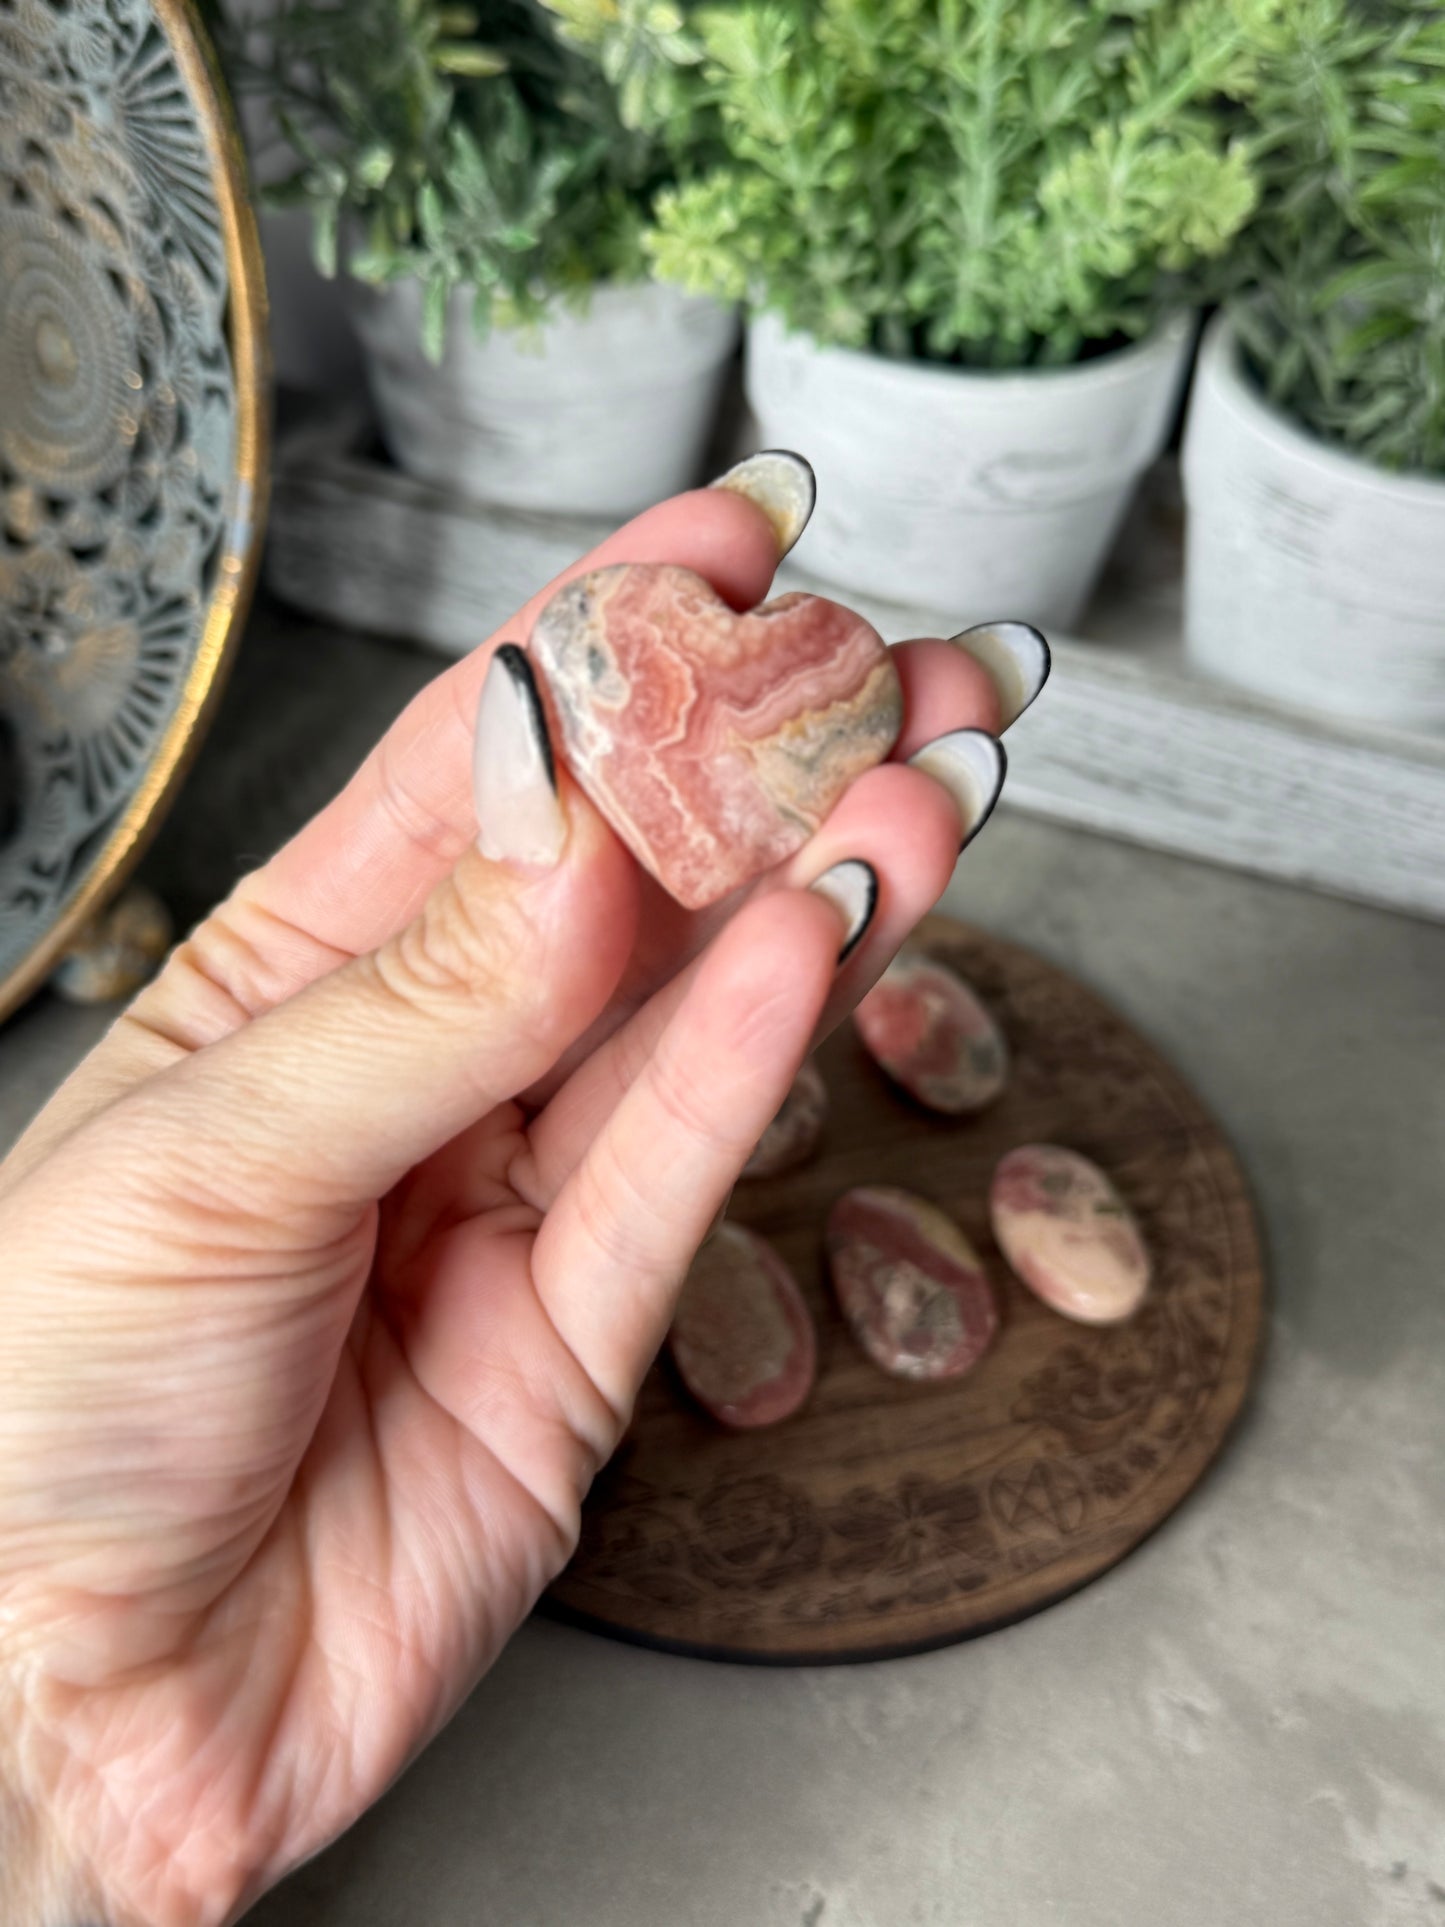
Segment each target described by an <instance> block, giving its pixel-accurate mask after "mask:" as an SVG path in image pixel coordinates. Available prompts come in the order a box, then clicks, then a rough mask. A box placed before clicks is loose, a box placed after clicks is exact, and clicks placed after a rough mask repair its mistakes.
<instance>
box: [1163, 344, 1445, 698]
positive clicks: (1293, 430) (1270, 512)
mask: <svg viewBox="0 0 1445 1927" xmlns="http://www.w3.org/2000/svg"><path fill="white" fill-rule="evenodd" d="M1184 490H1185V502H1186V506H1187V509H1188V519H1187V524H1186V529H1187V534H1186V549H1185V556H1186V562H1185V577H1184V591H1185V596H1184V618H1185V640H1186V645H1187V649H1188V654H1189V657H1190V659H1191V660H1192V661H1193V662H1194V663H1196V664H1197V665H1198V667H1199V668H1200V669H1203V670H1206V671H1207V672H1208V673H1209V674H1210V675H1214V676H1221V677H1223V678H1224V679H1225V680H1227V681H1229V682H1233V683H1238V684H1240V685H1241V686H1243V687H1244V688H1246V689H1252V690H1255V691H1257V692H1258V693H1259V694H1261V695H1264V696H1270V697H1273V698H1275V699H1276V700H1278V701H1281V702H1287V703H1295V704H1300V705H1303V706H1305V707H1307V708H1311V709H1319V710H1327V711H1332V712H1334V713H1337V714H1342V715H1347V716H1351V717H1355V718H1359V719H1362V720H1365V721H1367V722H1375V723H1387V724H1397V725H1403V726H1404V727H1406V728H1413V729H1427V730H1436V731H1442V730H1445V481H1434V480H1431V479H1429V478H1428V477H1424V476H1411V475H1392V474H1390V473H1388V472H1387V471H1386V470H1384V469H1379V468H1375V467H1373V466H1372V465H1371V464H1370V463H1368V462H1364V461H1361V460H1359V459H1358V458H1357V457H1355V456H1352V455H1347V454H1343V453H1341V452H1340V451H1339V450H1338V449H1333V448H1329V447H1327V446H1326V445H1325V444H1324V443H1323V442H1319V441H1316V440H1315V439H1314V437H1313V436H1311V435H1308V434H1306V433H1305V432H1304V430H1303V429H1300V428H1297V427H1296V426H1295V425H1294V423H1293V422H1291V421H1289V420H1288V419H1287V418H1286V417H1285V416H1284V415H1282V414H1280V413H1279V412H1278V411H1277V410H1276V409H1275V408H1273V407H1272V406H1271V405H1270V404H1269V403H1268V402H1266V401H1265V400H1264V399H1263V397H1262V396H1261V395H1259V394H1258V392H1257V391H1256V390H1255V389H1254V388H1253V386H1252V385H1251V384H1250V383H1249V381H1248V380H1247V378H1246V376H1245V374H1244V371H1243V369H1242V367H1241V364H1240V358H1239V351H1238V346H1237V344H1236V341H1235V338H1234V335H1233V333H1232V332H1231V330H1230V328H1229V325H1228V323H1227V321H1226V320H1225V319H1224V317H1223V316H1220V317H1217V318H1216V319H1215V320H1214V321H1213V322H1212V323H1211V324H1210V327H1209V329H1208V331H1207V333H1206V335H1205V339H1204V344H1203V347H1202V348H1201V350H1200V357H1199V372H1198V374H1197V376H1196V377H1195V382H1194V393H1193V395H1192V397H1191V399H1190V404H1189V419H1188V423H1187V426H1186V430H1185V440H1184Z"/></svg>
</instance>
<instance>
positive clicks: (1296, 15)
mask: <svg viewBox="0 0 1445 1927" xmlns="http://www.w3.org/2000/svg"><path fill="white" fill-rule="evenodd" d="M1248 113H1249V119H1250V121H1251V122H1252V125H1253V145H1254V150H1255V153H1256V156H1257V167H1258V172H1259V175H1260V178H1261V182H1262V188H1263V193H1262V201H1261V206H1260V210H1259V213H1258V216H1257V217H1256V219H1255V221H1254V222H1253V224H1252V226H1251V228H1250V230H1249V232H1248V234H1247V235H1246V237H1245V239H1244V241H1243V244H1242V246H1241V249H1240V251H1239V256H1238V271H1239V278H1240V281H1241V284H1242V285H1241V288H1240V291H1239V293H1238V295H1237V297H1236V298H1235V300H1234V301H1233V302H1232V303H1231V314H1232V318H1233V321H1234V324H1235V327H1236V330H1237V332H1238V335H1239V337H1240V340H1241V343H1242V346H1243V349H1244V353H1245V359H1246V364H1247V366H1248V368H1249V370H1250V372H1251V373H1252V374H1253V375H1254V377H1255V379H1256V380H1257V381H1258V382H1259V384H1260V386H1261V387H1262V388H1263V389H1264V390H1265V392H1266V393H1267V394H1268V395H1269V396H1270V398H1271V399H1272V400H1273V401H1275V402H1276V403H1277V404H1278V405H1279V406H1280V407H1281V408H1283V409H1284V410H1286V411H1287V412H1288V413H1289V414H1290V415H1292V416H1293V417H1295V418H1296V419H1297V420H1298V421H1299V422H1301V423H1302V424H1303V425H1304V426H1305V427H1307V428H1309V429H1311V430H1312V431H1313V432H1314V433H1316V434H1318V435H1320V436H1322V437H1324V438H1325V439H1326V440H1329V441H1333V442H1336V443H1339V444H1340V445H1342V446H1343V447H1345V448H1347V449H1350V450H1352V451H1354V452H1355V453H1357V454H1359V455H1362V456H1364V457H1366V458H1368V459H1369V460H1372V461H1375V462H1378V463H1380V464H1382V465H1383V466H1385V467H1389V468H1399V469H1413V470H1420V471H1424V472H1427V473H1436V474H1439V473H1441V472H1445V16H1442V13H1441V10H1440V8H1439V7H1438V6H1437V5H1435V4H1433V3H1432V4H1424V3H1423V0H1294V4H1293V5H1292V6H1291V7H1290V8H1289V9H1288V10H1287V12H1286V14H1285V15H1284V17H1283V18H1282V20H1281V21H1280V23H1279V25H1278V27H1277V30H1276V31H1275V32H1274V33H1273V34H1272V35H1271V36H1270V51H1269V57H1268V59H1267V60H1266V61H1265V63H1264V65H1263V68H1262V71H1261V75H1260V82H1259V87H1258V90H1257V92H1256V94H1255V97H1254V99H1253V100H1252V102H1251V103H1250V107H1249V110H1248Z"/></svg>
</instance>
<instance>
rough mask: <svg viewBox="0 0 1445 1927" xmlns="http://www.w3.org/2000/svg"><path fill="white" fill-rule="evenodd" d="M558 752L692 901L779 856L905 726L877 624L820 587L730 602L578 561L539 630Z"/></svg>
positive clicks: (696, 904)
mask: <svg viewBox="0 0 1445 1927" xmlns="http://www.w3.org/2000/svg"><path fill="white" fill-rule="evenodd" d="M532 656H533V659H534V661H535V663H536V665H537V667H538V669H539V670H540V671H541V673H542V677H543V680H544V682H545V686H546V689H547V692H548V696H549V699H550V705H551V708H552V710H553V714H554V718H555V721H556V723H557V726H558V729H559V731H560V735H561V740H562V747H563V750H564V752H565V755H566V759H567V764H568V767H569V768H570V769H571V771H572V773H573V775H574V776H575V777H576V778H577V781H578V782H579V783H580V784H581V785H582V787H583V789H584V790H586V792H587V794H588V795H589V796H590V797H591V798H592V801H593V802H594V803H595V804H596V805H597V807H598V809H600V810H601V811H602V813H603V815H604V816H605V817H606V818H607V820H608V822H609V823H611V825H612V827H613V828H614V829H615V830H616V831H617V833H618V835H619V836H620V837H622V839H623V840H624V842H626V844H627V845H628V847H629V849H631V851H632V852H633V854H634V856H636V858H637V860H638V862H639V863H641V864H643V865H644V866H645V867H646V868H647V869H648V870H650V871H651V872H652V874H653V875H654V876H655V877H656V878H657V880H658V882H659V883H660V884H661V885H662V886H663V888H664V889H665V890H667V891H668V892H669V893H670V894H671V895H672V896H674V897H676V898H677V900H678V902H679V903H681V904H685V905H686V906H687V908H688V909H690V910H697V909H701V908H702V907H703V905H704V904H709V903H715V902H716V901H717V899H718V898H719V897H723V896H726V895H727V894H728V892H729V891H730V890H735V889H736V888H737V887H738V885H739V884H742V883H746V882H747V881H748V879H749V878H751V877H755V876H757V875H758V874H759V872H760V871H763V870H766V869H769V868H770V867H771V866H772V865H773V864H775V863H781V862H782V861H783V859H784V858H785V857H787V856H791V855H792V853H793V851H794V850H796V849H798V848H799V847H800V846H801V845H802V844H803V843H805V842H806V841H807V839H808V838H809V837H810V836H811V835H812V834H813V832H814V830H816V829H817V828H818V826H819V824H820V823H822V821H823V819H824V818H825V817H826V816H827V814H828V812H829V811H830V810H831V809H832V807H833V805H834V804H835V803H836V802H837V801H838V798H839V797H840V796H841V795H842V794H843V792H844V790H845V789H847V787H848V785H849V784H850V783H851V782H852V781H853V780H854V778H855V777H858V776H861V775H862V773H863V772H864V770H866V769H871V768H872V766H873V764H875V763H881V762H882V760H883V758H884V757H885V756H886V755H887V754H888V752H889V750H891V749H892V747H893V745H894V743H895V742H896V741H897V738H898V731H899V729H900V727H901V725H902V721H903V696H902V691H901V690H900V688H899V684H898V676H897V672H896V671H895V670H894V667H893V664H892V662H891V661H890V660H889V656H888V651H887V649H886V647H885V646H884V644H883V642H882V640H881V638H880V637H879V635H878V632H877V631H876V630H875V629H874V628H873V627H872V626H871V625H870V624H869V623H867V622H865V621H864V620H863V618H862V617H861V616H857V615H854V614H853V612H852V611H851V610H849V609H844V608H842V607H841V606H840V605H839V604H838V603H836V602H828V601H826V600H825V599H824V598H823V597H822V596H812V595H785V596H780V597H779V598H778V599H777V601H776V602H767V603H764V604H763V605H762V606H761V607H760V608H757V609H753V610H750V611H749V612H748V613H747V614H746V615H738V614H736V613H735V611H733V610H732V609H730V608H729V607H728V606H727V604H726V603H725V602H724V601H723V600H722V599H721V597H720V596H718V595H717V594H716V593H715V592H714V590H713V589H712V588H711V587H710V585H709V584H708V583H706V582H704V581H703V579H702V577H701V576H698V575H694V574H693V573H692V571H691V570H690V569H678V568H673V567H670V566H667V565H663V564H654V563H641V562H629V563H623V564H621V565H620V566H618V567H616V568H611V569H594V570H592V572H591V573H590V574H588V575H583V576H578V577H577V578H576V579H575V580H574V581H572V582H569V583H568V584H567V585H566V587H565V588H563V589H559V590H558V592H557V594H556V595H555V596H553V598H552V600H551V601H550V602H549V603H548V604H547V606H546V608H545V609H544V610H543V611H542V613H541V615H540V616H539V617H538V619H537V626H536V627H535V629H533V631H532Z"/></svg>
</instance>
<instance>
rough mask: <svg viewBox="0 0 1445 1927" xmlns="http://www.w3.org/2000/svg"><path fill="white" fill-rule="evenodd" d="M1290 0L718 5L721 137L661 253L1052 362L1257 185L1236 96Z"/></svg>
mask: <svg viewBox="0 0 1445 1927" xmlns="http://www.w3.org/2000/svg"><path fill="white" fill-rule="evenodd" d="M571 4H572V6H573V9H574V11H575V10H577V9H582V10H584V11H586V10H588V6H589V0H571ZM592 5H593V6H594V7H595V8H596V9H597V10H598V11H600V10H601V9H602V8H603V7H604V6H605V5H606V0H592ZM1277 10H1278V9H1277V0H738V4H735V5H725V6H718V7H712V8H704V9H702V10H700V11H698V12H696V13H694V14H692V15H690V16H689V18H688V22H687V26H688V29H689V36H690V38H695V40H696V41H697V42H699V43H700V46H701V53H702V58H701V63H700V67H699V68H697V69H696V74H697V78H696V82H695V87H696V88H697V89H698V90H700V92H701V94H702V96H703V102H704V105H705V107H706V109H707V111H709V112H711V113H712V114H714V115H715V116H716V120H717V125H718V127H719V128H720V132H721V138H722V141H723V142H724V144H725V148H726V154H725V157H724V158H722V159H721V160H720V161H719V162H718V164H716V165H715V166H713V167H711V168H709V169H708V170H706V171H705V172H703V173H702V174H701V175H700V176H699V177H698V178H697V179H695V180H692V181H689V182H685V183H683V184H681V185H679V186H678V187H676V188H669V189H666V190H664V192H663V193H662V195H661V196H660V198H659V202H658V223H657V231H656V233H655V234H654V235H653V237H652V239H651V241H650V246H651V250H652V253H653V257H654V260H655V262H656V266H657V270H658V272H659V273H660V274H661V275H662V276H664V277H665V278H669V279H672V280H675V281H678V282H681V283H682V284H683V285H684V286H685V287H688V288H691V289H693V290H695V291H699V292H708V293H713V294H717V295H720V296H722V297H724V298H725V299H747V300H749V301H751V302H752V303H753V304H754V305H755V306H757V307H761V308H764V309H770V310H773V311H775V312H776V313H778V314H780V315H781V316H782V317H783V319H784V320H785V321H786V322H787V323H788V324H789V325H790V326H791V327H793V328H796V329H801V330H804V331H806V332H807V333H809V334H811V335H813V336H814V337H816V338H817V339H818V340H819V341H821V342H825V343H833V344H840V345H843V346H847V347H853V348H869V349H873V350H876V351H878V352H881V353H884V354H888V355H895V356H912V357H925V358H932V359H937V360H942V361H954V362H960V363H964V364H967V365H970V366H978V367H995V368H1002V367H1017V366H1029V365H1039V364H1058V363H1067V362H1071V361H1074V360H1077V359H1078V358H1080V357H1081V356H1083V355H1085V354H1087V353H1090V352H1092V351H1094V350H1096V349H1098V348H1101V347H1107V346H1112V345H1116V344H1118V343H1120V342H1122V341H1126V340H1130V339H1134V338H1137V337H1138V336H1141V335H1143V334H1145V333H1147V332H1148V330H1149V329H1150V328H1151V327H1152V326H1153V325H1154V323H1155V322H1156V321H1157V320H1158V318H1159V317H1160V315H1161V313H1162V312H1163V311H1164V310H1166V309H1167V308H1168V307H1170V306H1171V305H1175V304H1178V303H1182V302H1189V301H1193V300H1197V299H1198V298H1199V297H1200V295H1201V293H1202V292H1203V291H1205V290H1206V288H1207V286H1208V283H1209V276H1210V273H1211V271H1212V265H1213V264H1214V263H1216V262H1217V261H1218V259H1219V257H1220V256H1221V255H1222V253H1223V251H1224V250H1225V249H1226V248H1227V246H1228V245H1229V243H1230V242H1231V240H1232V239H1233V237H1234V236H1235V235H1236V233H1237V232H1238V231H1239V229H1240V228H1241V226H1242V225H1243V224H1244V222H1245V221H1246V220H1247V219H1248V217H1249V215H1250V213H1251V212H1252V210H1253V208H1254V204H1255V198H1256V185H1255V181H1254V177H1253V173H1252V170H1251V167H1250V164H1249V160H1248V157H1247V154H1246V152H1245V150H1244V146H1243V144H1242V143H1241V142H1240V141H1239V140H1238V139H1237V138H1234V137H1233V136H1232V135H1231V132H1230V129H1229V125H1228V119H1227V116H1226V114H1225V113H1224V112H1223V111H1222V106H1223V104H1224V103H1226V102H1227V101H1228V100H1229V99H1237V98H1240V97H1243V96H1246V95H1247V94H1248V93H1249V91H1250V90H1251V88H1252V86H1253V84H1254V78H1255V52H1256V47H1257V44H1258V41H1259V38H1260V35H1261V33H1262V32H1263V30H1264V29H1265V27H1266V26H1267V25H1268V23H1269V22H1270V21H1271V20H1272V19H1273V18H1274V16H1275V14H1276V12H1277ZM642 37H643V38H645V35H644V36H642ZM664 54H665V50H664ZM689 57H692V56H691V50H690V49H689ZM701 111H702V110H701V109H700V108H698V107H697V106H694V107H693V112H694V114H695V115H696V114H699V113H700V112H701Z"/></svg>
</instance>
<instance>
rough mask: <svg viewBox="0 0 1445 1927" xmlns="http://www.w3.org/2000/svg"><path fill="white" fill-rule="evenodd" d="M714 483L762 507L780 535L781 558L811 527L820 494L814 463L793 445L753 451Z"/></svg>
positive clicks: (775, 531)
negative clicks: (791, 447) (811, 517)
mask: <svg viewBox="0 0 1445 1927" xmlns="http://www.w3.org/2000/svg"><path fill="white" fill-rule="evenodd" d="M711 486H712V487H713V488H725V489H728V490H729V491H730V492H731V493H732V494H734V495H745V496H746V497H747V498H748V500H749V501H750V502H752V503H754V504H755V505H756V506H757V507H758V508H760V509H761V510H762V512H763V514H764V515H766V516H767V518H768V520H769V521H770V522H771V523H772V525H773V533H774V534H775V535H776V536H777V538H778V560H779V561H780V562H781V561H782V559H783V557H784V556H785V555H786V554H787V553H788V551H789V549H791V548H792V546H793V544H794V543H795V542H796V541H797V539H798V537H799V536H800V535H801V534H802V533H803V530H804V529H805V528H807V526H808V518H809V517H810V516H811V515H812V513H813V504H814V502H815V501H816V500H817V495H818V484H817V481H816V479H815V477H814V475H813V469H812V465H811V463H809V462H805V461H804V460H803V458H802V456H801V455H795V454H794V453H793V451H792V450H791V449H790V448H765V449H762V450H761V451H760V452H759V453H758V454H756V455H749V456H748V458H747V460H746V461H742V462H738V463H737V464H736V466H735V467H733V468H730V469H729V470H728V471H727V473H726V474H725V475H719V476H718V478H717V480H716V481H715V482H713V483H712V484H711Z"/></svg>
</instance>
